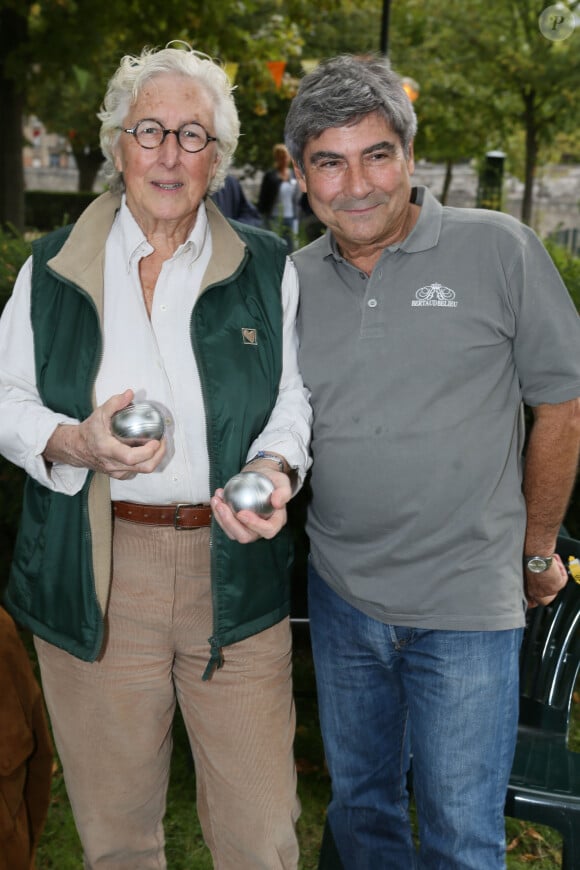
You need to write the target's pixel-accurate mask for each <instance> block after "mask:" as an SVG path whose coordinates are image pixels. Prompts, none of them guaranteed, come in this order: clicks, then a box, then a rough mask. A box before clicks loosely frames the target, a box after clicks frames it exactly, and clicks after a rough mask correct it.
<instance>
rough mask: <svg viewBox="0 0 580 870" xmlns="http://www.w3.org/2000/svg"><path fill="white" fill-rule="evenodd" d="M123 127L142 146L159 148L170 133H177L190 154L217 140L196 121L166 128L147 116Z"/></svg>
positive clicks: (178, 138)
mask: <svg viewBox="0 0 580 870" xmlns="http://www.w3.org/2000/svg"><path fill="white" fill-rule="evenodd" d="M121 129H122V131H123V133H130V134H131V136H134V137H135V139H136V140H137V143H138V144H139V145H140V146H141V148H159V147H160V146H161V145H163V143H164V142H165V138H166V136H167V135H168V134H169V133H175V136H176V137H177V141H178V143H179V145H180V147H181V148H183V150H184V151H189V153H190V154H195V153H196V152H197V151H203V149H204V148H207V146H208V145H209V143H210V142H217V139H216V137H215V136H210V135H209V133H208V132H207V130H206V129H205V127H202V126H201V124H198V123H196V122H195V121H192V122H191V123H190V124H182V125H181V127H180V128H179V129H178V130H166V129H165V127H164V126H163V125H162V124H160V123H159V121H153V120H151V119H150V118H145V119H144V120H143V121H137V123H136V124H135V126H134V127H129V128H127V129H125V128H124V127H121Z"/></svg>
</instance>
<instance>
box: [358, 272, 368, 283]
mask: <svg viewBox="0 0 580 870" xmlns="http://www.w3.org/2000/svg"><path fill="white" fill-rule="evenodd" d="M359 275H360V277H361V278H362V279H363V281H364V280H365V279H366V277H367V275H366V272H359Z"/></svg>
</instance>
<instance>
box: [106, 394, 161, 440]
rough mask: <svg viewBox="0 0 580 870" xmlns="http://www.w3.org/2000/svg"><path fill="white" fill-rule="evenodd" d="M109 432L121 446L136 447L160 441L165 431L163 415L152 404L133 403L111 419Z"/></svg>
mask: <svg viewBox="0 0 580 870" xmlns="http://www.w3.org/2000/svg"><path fill="white" fill-rule="evenodd" d="M111 430H112V432H113V435H114V436H115V438H118V439H119V441H122V442H123V444H129V445H130V446H131V447H138V446H139V445H140V444H145V442H146V441H151V440H152V439H154V438H155V439H157V440H159V439H161V438H162V437H163V433H164V431H165V423H164V420H163V414H162V413H161V411H160V410H159V408H157V406H156V405H154V404H153V403H152V402H135V404H131V405H127V407H126V408H122V409H121V410H120V411H117V413H116V414H113V416H112V417H111Z"/></svg>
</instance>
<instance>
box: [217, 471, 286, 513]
mask: <svg viewBox="0 0 580 870" xmlns="http://www.w3.org/2000/svg"><path fill="white" fill-rule="evenodd" d="M273 491H274V484H273V483H272V481H271V480H270V478H269V477H266V475H265V474H260V473H259V472H258V471H240V473H239V474H234V476H233V477H232V478H230V480H228V482H227V483H226V485H225V487H224V500H225V501H226V503H227V504H229V506H230V507H231V509H232V510H233V511H234V512H235V513H237V512H238V511H241V510H246V511H254V513H256V514H260V516H262V517H269V516H270V514H272V513H273V510H274V508H273V507H272V505H271V504H270V496H271V494H272V493H273Z"/></svg>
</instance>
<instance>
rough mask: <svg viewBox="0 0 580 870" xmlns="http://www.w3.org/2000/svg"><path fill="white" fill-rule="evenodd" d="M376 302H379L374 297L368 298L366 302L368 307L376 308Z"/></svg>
mask: <svg viewBox="0 0 580 870" xmlns="http://www.w3.org/2000/svg"><path fill="white" fill-rule="evenodd" d="M378 304H379V303H378V302H377V300H376V299H369V301H368V302H367V305H368V306H369V308H376V307H377V305H378Z"/></svg>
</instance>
